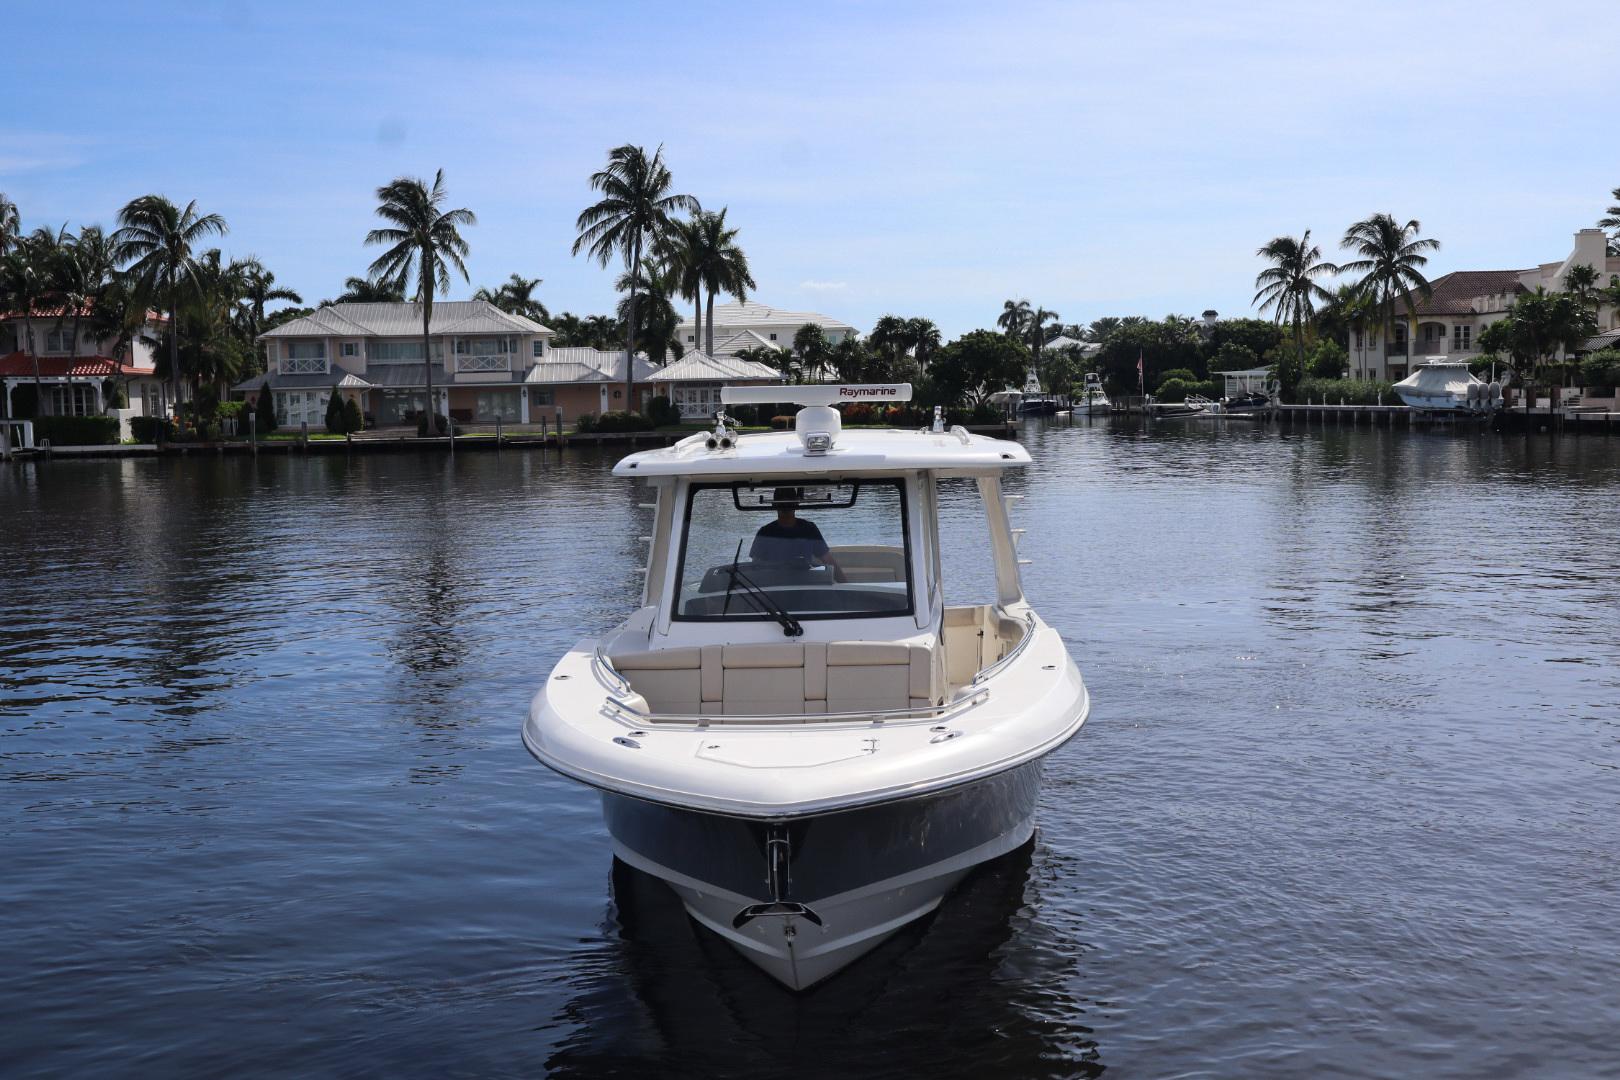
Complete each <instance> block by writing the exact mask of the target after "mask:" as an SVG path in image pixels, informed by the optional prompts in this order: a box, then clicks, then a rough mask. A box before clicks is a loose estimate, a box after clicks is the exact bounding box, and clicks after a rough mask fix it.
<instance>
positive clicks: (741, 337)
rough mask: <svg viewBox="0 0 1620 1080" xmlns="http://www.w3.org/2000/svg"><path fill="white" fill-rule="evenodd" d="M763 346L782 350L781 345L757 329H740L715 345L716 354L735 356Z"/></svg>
mask: <svg viewBox="0 0 1620 1080" xmlns="http://www.w3.org/2000/svg"><path fill="white" fill-rule="evenodd" d="M761 347H764V348H767V349H775V350H777V351H778V352H780V351H781V350H782V346H781V345H779V344H777V343H776V342H774V341H771V340H770V339H768V338H766V337H765V336H764V335H763V334H760V333H759V332H757V331H754V330H740V331H738V332H737V333H735V334H732V335H731V336H730V337H728V338H725V339H723V340H722V341H721V342H720V344H718V345H716V346H715V347H714V355H715V356H735V355H736V354H737V353H739V352H741V351H742V350H744V349H758V348H761Z"/></svg>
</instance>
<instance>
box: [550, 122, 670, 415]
mask: <svg viewBox="0 0 1620 1080" xmlns="http://www.w3.org/2000/svg"><path fill="white" fill-rule="evenodd" d="M672 183H673V180H672V178H671V177H670V174H669V169H668V168H667V167H666V166H665V165H664V148H663V147H662V146H660V147H659V148H658V149H657V150H656V151H654V153H653V155H652V157H650V158H649V157H648V156H647V151H645V150H643V149H642V148H641V147H639V146H631V145H629V144H628V143H626V144H625V145H624V146H618V147H614V148H613V149H612V150H611V151H609V152H608V163H607V167H606V168H605V169H602V170H600V171H598V172H595V173H592V174H591V190H592V191H598V192H601V194H602V198H601V199H600V200H598V201H597V202H595V203H594V204H592V205H590V206H588V207H586V208H585V209H584V210H582V211H580V215H579V218H578V219H577V220H576V221H575V222H574V227H575V229H577V230H578V232H579V235H578V236H576V237H575V238H574V248H573V251H574V254H575V255H578V254H579V253H580V252H581V251H582V250H588V251H589V252H590V255H591V257H592V258H593V259H595V260H596V261H597V262H598V263H600V264H601V265H602V266H606V265H607V264H608V262H609V261H610V260H611V259H612V258H613V256H615V255H618V256H620V257H621V258H622V259H623V260H624V266H625V269H626V270H629V269H632V268H634V267H638V266H640V265H641V257H642V255H643V253H645V252H646V251H647V250H649V249H650V248H652V247H653V246H654V245H655V244H657V243H658V242H659V241H660V240H661V239H662V238H663V236H664V235H665V234H666V233H667V232H668V231H669V223H670V215H672V214H674V213H677V212H679V211H683V210H684V211H688V212H690V213H696V212H697V211H698V210H699V209H700V207H699V206H698V201H697V200H696V199H694V198H692V196H690V195H675V194H671V192H670V186H671V184H672ZM629 313H630V318H629V319H627V320H626V321H625V350H626V351H627V352H628V353H629V357H628V358H627V362H626V364H625V367H624V396H625V407H626V408H627V409H629V410H631V411H632V412H633V411H636V404H635V402H636V397H635V392H636V365H635V343H634V341H633V340H632V337H631V335H633V333H634V330H635V323H636V320H635V313H636V288H635V279H634V278H633V277H632V279H631V289H630V304H629Z"/></svg>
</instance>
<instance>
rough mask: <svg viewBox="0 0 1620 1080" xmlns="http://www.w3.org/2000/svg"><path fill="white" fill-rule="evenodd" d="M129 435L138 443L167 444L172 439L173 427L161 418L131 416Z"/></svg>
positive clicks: (165, 419) (164, 418)
mask: <svg viewBox="0 0 1620 1080" xmlns="http://www.w3.org/2000/svg"><path fill="white" fill-rule="evenodd" d="M129 433H130V434H131V435H133V436H135V441H136V442H138V443H155V442H169V441H171V440H173V438H174V425H173V424H172V423H171V422H170V421H169V420H168V419H167V418H166V417H162V416H132V417H130V418H129Z"/></svg>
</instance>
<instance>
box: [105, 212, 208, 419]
mask: <svg viewBox="0 0 1620 1080" xmlns="http://www.w3.org/2000/svg"><path fill="white" fill-rule="evenodd" d="M118 225H119V229H118V231H117V232H116V233H114V234H113V237H112V244H113V258H114V259H115V260H117V261H118V262H120V263H126V264H128V268H127V269H126V270H125V273H126V274H128V275H129V277H130V279H131V281H132V282H133V283H134V284H135V292H136V295H137V296H138V297H140V298H141V302H143V303H144V302H146V301H147V300H151V301H154V302H155V301H157V300H159V299H161V300H163V301H164V302H166V304H167V309H168V313H169V378H170V381H171V382H172V383H173V384H174V405H175V406H176V407H178V406H179V403H180V306H181V304H182V303H183V302H184V301H185V300H186V298H187V297H188V296H194V295H196V293H197V292H198V285H199V275H200V273H201V268H200V267H199V265H198V263H197V259H196V257H195V256H194V255H193V254H192V248H193V247H194V246H195V245H196V244H197V243H198V242H199V241H201V240H202V239H204V238H205V237H209V236H223V235H225V233H226V232H227V231H228V229H227V226H226V224H225V219H224V218H222V217H220V216H219V215H218V214H199V213H197V201H196V200H195V199H193V200H192V201H191V202H189V203H187V204H186V208H185V209H184V210H181V209H180V208H179V207H177V206H175V205H174V203H172V202H170V201H169V200H168V199H166V198H164V197H163V196H162V195H142V196H140V197H138V198H135V199H132V200H130V202H129V203H128V204H127V205H125V207H124V208H123V209H122V210H120V211H118Z"/></svg>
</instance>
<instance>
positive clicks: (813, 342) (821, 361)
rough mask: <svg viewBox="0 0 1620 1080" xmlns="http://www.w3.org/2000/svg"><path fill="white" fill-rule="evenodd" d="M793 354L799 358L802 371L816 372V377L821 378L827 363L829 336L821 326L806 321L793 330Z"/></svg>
mask: <svg viewBox="0 0 1620 1080" xmlns="http://www.w3.org/2000/svg"><path fill="white" fill-rule="evenodd" d="M793 355H794V356H795V357H797V358H798V361H799V369H800V370H801V371H804V372H806V373H809V372H815V373H816V376H815V377H816V378H820V373H821V371H822V370H823V369H824V368H825V367H826V364H827V336H826V335H825V334H823V333H822V332H821V327H820V326H818V325H816V324H815V323H805V324H804V325H803V326H801V327H799V328H798V329H797V330H795V331H794V332H793ZM807 377H808V374H807Z"/></svg>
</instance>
